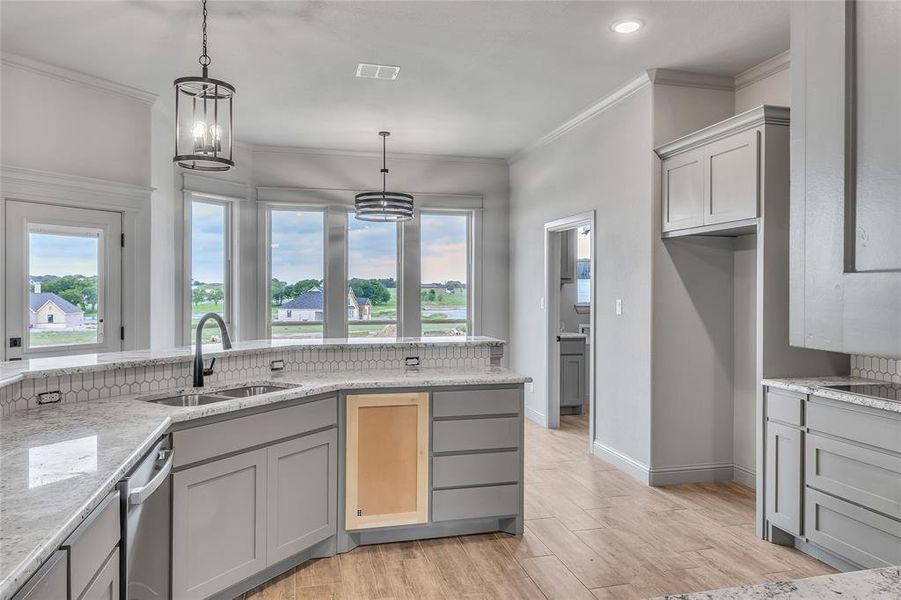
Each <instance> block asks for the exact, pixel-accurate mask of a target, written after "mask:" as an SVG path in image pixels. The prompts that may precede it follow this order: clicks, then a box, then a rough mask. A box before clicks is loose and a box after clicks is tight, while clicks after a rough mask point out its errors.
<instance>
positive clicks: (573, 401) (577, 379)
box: [560, 355, 585, 406]
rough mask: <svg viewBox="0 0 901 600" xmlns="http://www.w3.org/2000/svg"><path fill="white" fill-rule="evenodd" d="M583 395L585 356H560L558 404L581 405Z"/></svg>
mask: <svg viewBox="0 0 901 600" xmlns="http://www.w3.org/2000/svg"><path fill="white" fill-rule="evenodd" d="M584 396H585V356H584V355H563V356H561V357H560V406H582V399H583V398H584Z"/></svg>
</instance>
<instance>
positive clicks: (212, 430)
mask: <svg viewBox="0 0 901 600" xmlns="http://www.w3.org/2000/svg"><path fill="white" fill-rule="evenodd" d="M337 422H338V403H337V400H336V399H335V397H334V396H333V397H331V398H323V399H322V400H315V401H313V402H307V403H305V404H297V405H295V406H289V407H288V408H280V409H276V410H272V411H269V412H263V413H257V414H253V415H247V416H237V415H236V418H234V419H230V420H228V421H220V422H218V423H211V424H209V425H201V426H200V427H194V428H192V429H184V430H181V431H176V432H174V433H173V434H172V447H173V448H174V449H175V462H174V465H175V466H176V467H180V466H183V465H189V464H191V463H195V462H199V461H201V460H207V459H210V458H216V457H219V456H222V455H224V454H229V453H231V452H237V451H240V450H244V449H245V448H252V447H254V446H259V445H262V444H268V443H270V442H274V441H276V440H280V439H284V438H288V437H291V436H295V435H298V434H301V433H305V432H307V431H313V430H314V429H321V428H323V427H328V426H330V425H335V424H336V423H337Z"/></svg>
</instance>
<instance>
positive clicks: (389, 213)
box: [354, 131, 413, 223]
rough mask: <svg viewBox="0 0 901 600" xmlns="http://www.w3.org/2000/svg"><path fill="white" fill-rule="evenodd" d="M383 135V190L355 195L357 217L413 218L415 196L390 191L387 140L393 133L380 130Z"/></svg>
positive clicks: (360, 218)
mask: <svg viewBox="0 0 901 600" xmlns="http://www.w3.org/2000/svg"><path fill="white" fill-rule="evenodd" d="M379 135H380V136H382V191H381V192H361V193H359V194H357V195H356V196H355V197H354V207H355V208H356V218H357V219H358V220H360V221H382V222H386V221H387V222H392V223H395V222H398V221H409V220H410V219H412V218H413V196H412V195H411V194H404V193H402V192H389V191H388V190H387V189H386V187H387V184H388V164H387V160H386V143H385V140H386V139H387V138H388V136H389V135H391V132H389V131H380V132H379Z"/></svg>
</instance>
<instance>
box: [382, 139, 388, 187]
mask: <svg viewBox="0 0 901 600" xmlns="http://www.w3.org/2000/svg"><path fill="white" fill-rule="evenodd" d="M387 141H388V136H387V135H383V136H382V194H384V193H385V190H387V189H388V158H387V154H388V150H387Z"/></svg>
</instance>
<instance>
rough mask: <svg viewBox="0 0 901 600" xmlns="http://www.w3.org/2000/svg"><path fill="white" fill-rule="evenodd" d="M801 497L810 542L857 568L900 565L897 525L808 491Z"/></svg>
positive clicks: (900, 526)
mask: <svg viewBox="0 0 901 600" xmlns="http://www.w3.org/2000/svg"><path fill="white" fill-rule="evenodd" d="M805 497H806V499H807V500H806V504H807V508H806V510H805V513H804V514H805V525H804V528H805V533H806V535H807V537H808V538H809V539H810V541H811V542H813V543H815V544H817V545H818V546H821V547H823V548H825V549H826V550H829V551H831V552H834V553H836V554H838V555H839V556H841V557H842V558H845V559H847V560H850V561H851V562H854V563H856V564H858V565H860V566H861V567H866V568H874V567H886V566H889V565H897V564H901V523H899V522H898V521H895V520H894V519H889V518H888V517H884V516H882V515H879V514H876V513H874V512H872V511H869V510H867V509H865V508H861V507H859V506H855V505H854V504H850V503H849V502H845V501H844V500H840V499H838V498H834V497H832V496H829V495H827V494H822V493H820V492H818V491H816V490H814V489H811V488H807V491H806V494H805Z"/></svg>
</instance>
